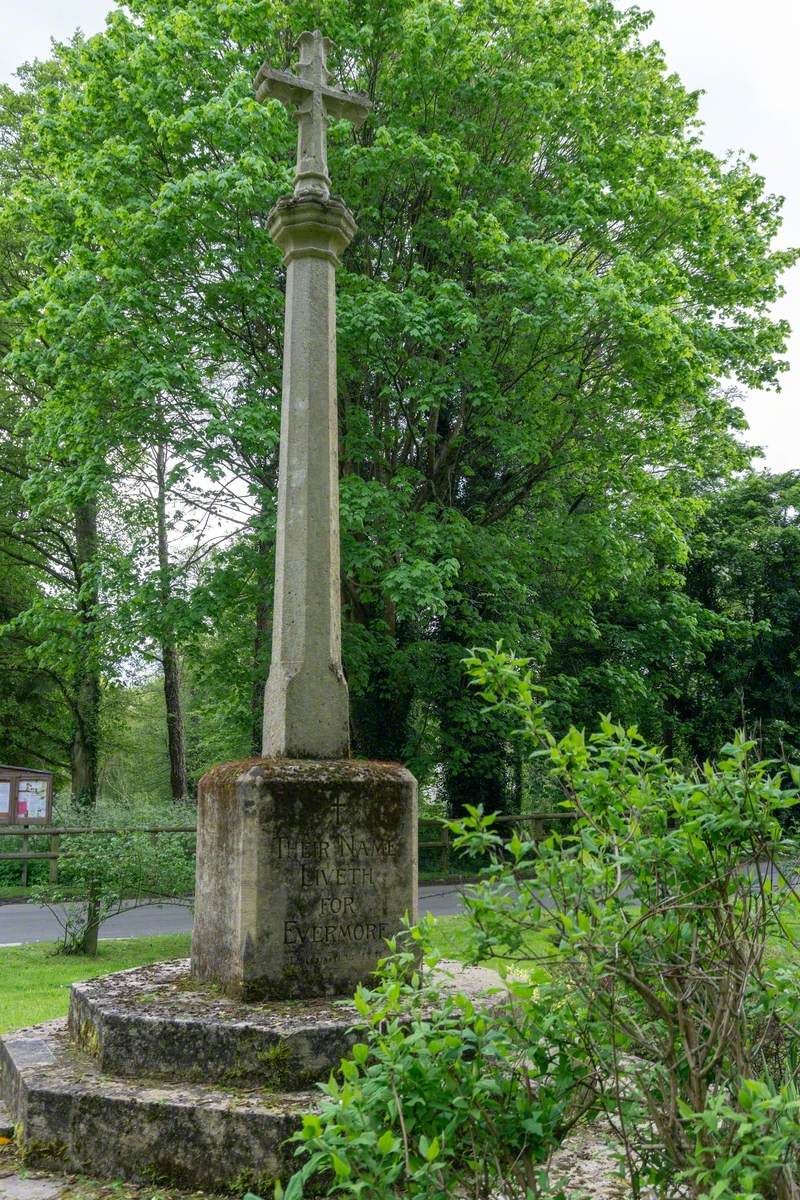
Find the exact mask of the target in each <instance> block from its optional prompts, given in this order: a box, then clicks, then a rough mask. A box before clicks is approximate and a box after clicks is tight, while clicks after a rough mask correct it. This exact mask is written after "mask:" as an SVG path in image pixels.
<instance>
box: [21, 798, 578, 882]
mask: <svg viewBox="0 0 800 1200" xmlns="http://www.w3.org/2000/svg"><path fill="white" fill-rule="evenodd" d="M571 820H572V813H568V812H541V813H533V814H529V815H526V816H518V815H507V816H498V817H497V818H496V819H495V825H496V826H498V827H500V828H502V827H504V826H510V827H511V828H512V829H514V828H518V827H519V828H524V827H525V826H529V827H530V831H529V834H528V836H529V837H530V838H531V840H532V841H535V842H538V841H541V840H542V838H543V837H544V836H545V833H546V831H547V828H548V826H549V825H551V824H552V823H553V822H556V823H560V822H564V821H571ZM419 826H420V837H421V838H422V837H423V836H424V833H425V831H426V830H427V829H430V828H433V829H435V830H436V831H437V833H438V834H439V836H438V837H437V838H436V839H435V840H427V841H424V840H421V841H420V843H419V848H420V850H438V851H439V867H440V870H441V872H442V874H447V872H448V871H449V870H450V867H451V852H452V834H451V833H450V830H449V829H448V828H447V826H446V825H443V824H442V822H441V820H440V819H439V818H438V817H421V818H420V822H419ZM196 832H197V830H196V827H195V826H194V825H148V826H146V827H144V828H143V827H141V826H130V827H126V828H115V829H106V828H98V827H97V826H93V825H78V826H69V827H64V826H62V827H57V826H53V827H46V828H45V827H40V828H35V827H31V826H24V825H23V826H16V827H12V826H5V827H0V837H18V838H21V839H22V849H21V850H14V851H11V852H9V853H4V854H0V862H20V863H21V864H22V877H21V880H20V882H21V884H22V886H23V887H24V886H25V885H26V884H27V881H28V863H30V862H49V863H50V881H51V882H52V883H57V882H58V859H59V857H60V855H61V853H62V850H61V838H62V837H75V836H80V837H83V836H86V837H90V836H91V837H113V836H114V835H115V834H118V833H147V834H149V835H150V837H151V838H152V839H153V840H155V839H156V838H157V837H160V836H161V835H162V834H169V833H196ZM32 837H46V838H49V845H50V849H49V850H30V849H29V848H28V847H29V845H30V839H31V838H32Z"/></svg>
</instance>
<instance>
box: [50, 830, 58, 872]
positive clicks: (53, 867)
mask: <svg viewBox="0 0 800 1200" xmlns="http://www.w3.org/2000/svg"><path fill="white" fill-rule="evenodd" d="M60 852H61V838H60V836H59V834H57V833H53V834H51V835H50V853H51V854H60ZM50 882H51V883H58V859H57V858H51V859H50Z"/></svg>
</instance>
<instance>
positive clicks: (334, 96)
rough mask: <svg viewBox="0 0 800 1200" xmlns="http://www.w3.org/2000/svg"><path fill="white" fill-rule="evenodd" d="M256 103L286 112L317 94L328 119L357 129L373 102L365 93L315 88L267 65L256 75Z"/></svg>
mask: <svg viewBox="0 0 800 1200" xmlns="http://www.w3.org/2000/svg"><path fill="white" fill-rule="evenodd" d="M255 83H256V100H258V101H259V102H263V101H264V100H280V102H281V104H285V105H286V107H287V108H292V107H296V106H297V105H299V104H302V103H303V101H304V100H307V99H308V98H309V97H310V96H312V95H313V94H314V92H315V91H318V92H319V93H320V95H321V96H322V98H323V100H324V101H325V110H326V112H327V113H328V115H329V116H331V117H336V118H338V119H340V120H341V119H344V120H347V121H350V122H351V123H352V124H353V125H355V127H356V128H359V126H361V125H363V124H364V121H365V120H366V118H367V114H368V113H369V112H370V110H371V108H372V101H371V100H370V98H369V97H368V96H367V95H366V93H365V92H340V91H339V90H338V88H331V87H325V86H324V85H323V86H322V87H319V88H315V87H314V85H313V84H311V83H308V82H307V81H306V80H305V79H302V78H301V77H300V76H299V75H293V74H292V73H291V71H276V70H274V69H273V68H272V67H268V66H267V64H266V63H264V65H263V66H262V67H261V68H260V70H259V72H258V74H257V75H256V81H255Z"/></svg>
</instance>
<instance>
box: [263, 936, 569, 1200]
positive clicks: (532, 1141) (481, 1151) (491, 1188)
mask: <svg viewBox="0 0 800 1200" xmlns="http://www.w3.org/2000/svg"><path fill="white" fill-rule="evenodd" d="M429 929H430V926H427V927H426V925H425V924H423V926H421V927H420V928H418V929H416V930H413V931H412V935H411V936H412V938H413V939H414V940H415V941H416V943H418V944H419V945H422V946H424V945H425V943H426V939H427V932H428V931H429ZM390 949H392V950H393V951H397V945H396V943H394V942H392V943H390ZM417 963H418V955H417V953H416V952H414V951H412V950H409V949H406V950H400V951H398V952H396V953H394V954H393V955H392V957H390V958H388V959H386V960H385V961H384V962H383V963H382V964H381V967H380V972H379V974H380V979H379V983H378V985H377V986H376V987H375V989H374V990H372V991H368V990H367V989H365V988H360V989H359V991H358V993H357V995H356V998H355V1001H356V1005H357V1007H358V1011H359V1013H360V1016H361V1022H362V1027H363V1032H364V1040H363V1041H362V1042H360V1043H359V1044H358V1045H357V1046H355V1048H354V1050H353V1053H352V1057H350V1058H347V1059H345V1060H343V1062H342V1064H341V1070H340V1072H339V1073H338V1075H337V1076H332V1077H331V1079H330V1080H329V1082H328V1083H327V1084H325V1085H323V1087H322V1092H323V1095H324V1100H323V1104H322V1109H321V1111H320V1113H319V1114H313V1115H309V1116H306V1117H305V1119H304V1123H303V1129H302V1132H301V1133H300V1134H299V1135H298V1136H297V1139H296V1140H297V1141H298V1142H299V1148H298V1155H299V1156H300V1157H302V1158H304V1159H305V1162H304V1163H303V1165H302V1167H301V1168H300V1170H299V1171H298V1172H297V1173H296V1174H295V1175H294V1176H293V1177H292V1179H291V1180H290V1181H289V1183H288V1185H287V1187H286V1189H285V1192H284V1191H283V1190H282V1189H281V1188H280V1187H279V1188H278V1189H277V1190H276V1195H278V1196H279V1197H280V1196H282V1197H283V1200H297V1198H298V1197H300V1196H302V1195H303V1194H304V1190H305V1189H307V1188H308V1186H309V1184H310V1183H311V1182H313V1185H314V1191H315V1193H318V1190H319V1188H320V1186H325V1185H326V1184H327V1186H328V1187H329V1190H330V1191H331V1192H334V1191H335V1192H336V1193H337V1194H341V1195H345V1196H348V1195H350V1196H369V1197H370V1198H371V1200H389V1198H390V1197H391V1198H394V1197H399V1196H402V1197H408V1198H413V1197H418V1198H419V1200H449V1198H450V1197H452V1196H454V1195H461V1194H463V1195H469V1196H487V1197H488V1196H490V1195H492V1194H496V1195H501V1194H502V1195H503V1196H507V1197H509V1198H511V1197H538V1196H540V1195H542V1194H544V1191H546V1178H545V1175H544V1173H543V1169H542V1168H543V1164H544V1163H545V1162H546V1160H547V1158H548V1156H549V1154H550V1152H551V1150H552V1149H553V1148H554V1146H556V1145H558V1143H559V1142H560V1140H561V1139H562V1137H563V1135H564V1132H565V1130H566V1129H567V1128H568V1125H569V1122H570V1121H571V1120H574V1117H575V1102H576V1098H577V1097H578V1096H579V1095H580V1094H581V1089H580V1078H579V1077H578V1076H576V1074H575V1072H574V1069H573V1063H572V1058H573V1056H572V1054H571V1053H570V1052H569V1050H568V1049H567V1048H566V1047H565V1046H564V1045H563V1044H562V1041H561V1036H560V1021H559V1019H558V1017H557V1016H555V1017H554V1015H553V1014H552V1013H551V1012H550V1011H549V1010H548V1008H547V1006H546V1005H539V1004H537V1002H536V1001H535V998H534V994H533V991H534V989H532V988H531V986H530V985H529V984H522V985H520V986H521V992H522V994H524V995H525V997H526V1002H525V1005H524V1007H520V1006H519V1005H518V1004H517V1003H516V1002H515V1003H514V1005H513V1006H511V1005H510V1004H509V1003H508V999H509V998H508V997H507V996H506V997H505V1003H504V1004H501V1005H500V1006H499V1007H494V1008H493V1009H492V1010H491V1011H488V1010H487V1008H486V1007H485V1006H484V1007H481V1006H478V1005H476V1004H475V1003H474V1002H473V1001H472V1000H471V999H469V998H467V997H466V996H463V995H457V994H451V993H449V992H444V993H443V991H442V986H441V982H442V981H441V977H440V976H439V975H437V974H436V973H435V971H434V962H433V960H427V961H426V962H423V964H422V965H421V966H420V967H418V966H417Z"/></svg>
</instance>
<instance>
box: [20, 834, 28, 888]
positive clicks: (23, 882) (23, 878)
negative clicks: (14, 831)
mask: <svg viewBox="0 0 800 1200" xmlns="http://www.w3.org/2000/svg"><path fill="white" fill-rule="evenodd" d="M27 828H28V826H27V825H24V826H23V829H27ZM29 849H30V839H29V837H28V834H27V833H23V835H22V853H23V854H27V853H28V850H29ZM19 885H20V887H24V888H26V887H27V886H28V860H27V858H24V859H23V860H22V869H21V870H20V873H19Z"/></svg>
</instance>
